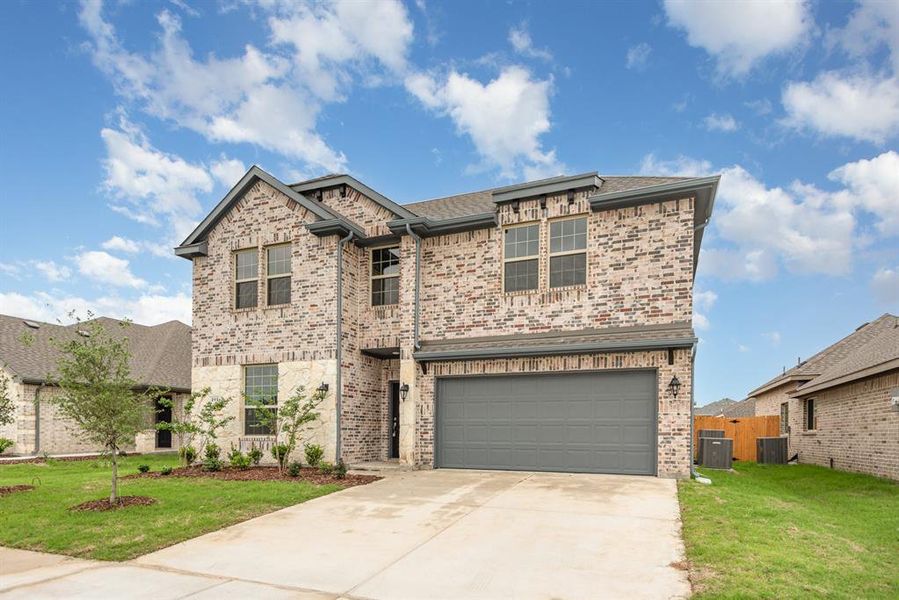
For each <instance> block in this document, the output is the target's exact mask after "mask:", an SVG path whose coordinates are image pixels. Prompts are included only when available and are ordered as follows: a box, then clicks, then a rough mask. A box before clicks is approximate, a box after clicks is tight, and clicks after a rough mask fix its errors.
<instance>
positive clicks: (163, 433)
mask: <svg viewBox="0 0 899 600" xmlns="http://www.w3.org/2000/svg"><path fill="white" fill-rule="evenodd" d="M171 422H172V407H171V406H164V405H163V404H162V403H160V402H159V400H157V401H156V423H157V424H158V423H171ZM156 447H157V448H171V447H172V432H171V431H168V430H163V429H157V430H156Z"/></svg>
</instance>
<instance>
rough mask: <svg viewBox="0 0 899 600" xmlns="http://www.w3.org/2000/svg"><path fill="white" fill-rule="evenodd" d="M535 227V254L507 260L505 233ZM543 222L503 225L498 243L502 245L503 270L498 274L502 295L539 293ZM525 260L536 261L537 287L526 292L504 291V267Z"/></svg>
mask: <svg viewBox="0 0 899 600" xmlns="http://www.w3.org/2000/svg"><path fill="white" fill-rule="evenodd" d="M535 225H536V226H537V254H529V255H527V256H515V257H512V258H509V257H507V256H506V232H507V231H509V230H511V229H520V228H522V227H533V226H535ZM542 225H543V222H542V221H527V222H524V223H514V224H512V225H505V226H504V227H503V228H502V231H503V234H502V236H500V243H501V244H502V257H503V268H502V272H501V273H500V277H501V279H502V282H501V284H502V286H503V293H504V294H527V293H532V292H539V291H540V250H541V246H542V244H543V227H542ZM526 260H536V261H537V287H535V288H530V289H526V290H511V291H510V290H507V289H506V265H507V264H508V263H512V262H523V261H526Z"/></svg>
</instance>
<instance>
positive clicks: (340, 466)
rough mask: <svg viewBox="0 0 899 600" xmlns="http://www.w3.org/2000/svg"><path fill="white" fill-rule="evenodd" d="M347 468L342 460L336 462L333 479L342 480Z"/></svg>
mask: <svg viewBox="0 0 899 600" xmlns="http://www.w3.org/2000/svg"><path fill="white" fill-rule="evenodd" d="M346 472H347V466H346V463H345V462H343V459H342V458H341V459H340V460H338V461H337V464H336V465H334V477H336V478H337V479H343V478H344V477H346Z"/></svg>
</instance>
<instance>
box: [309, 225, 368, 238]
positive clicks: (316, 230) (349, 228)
mask: <svg viewBox="0 0 899 600" xmlns="http://www.w3.org/2000/svg"><path fill="white" fill-rule="evenodd" d="M306 229H308V230H309V232H310V233H311V234H313V235H315V236H318V237H327V236H329V235H339V236H340V237H346V236H347V235H349V234H350V232H352V233H353V237H354V238H355V240H356V241H358V242H360V243H362V242H364V241H365V239H366V236H365V232H364V231H362V230H361V229H359V228H358V227H356V226H355V225H352V224H350V223H348V222H346V221H344V220H343V219H326V220H324V221H314V222H312V223H307V224H306Z"/></svg>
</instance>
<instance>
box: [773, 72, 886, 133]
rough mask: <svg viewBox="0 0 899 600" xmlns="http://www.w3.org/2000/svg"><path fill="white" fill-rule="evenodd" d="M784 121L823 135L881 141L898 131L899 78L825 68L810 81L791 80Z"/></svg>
mask: <svg viewBox="0 0 899 600" xmlns="http://www.w3.org/2000/svg"><path fill="white" fill-rule="evenodd" d="M782 101H783V105H784V109H785V110H786V112H787V115H786V117H785V119H784V123H785V124H786V125H788V126H790V127H794V128H796V129H810V130H812V131H816V132H818V133H820V134H823V135H830V136H844V137H848V138H852V139H855V140H860V141H868V142H874V143H876V144H882V143H884V142H885V141H886V140H887V139H889V138H891V137H893V136H894V135H896V134H897V133H899V80H897V78H896V77H886V78H884V77H880V76H877V75H868V74H855V75H853V74H844V73H840V72H835V71H827V72H824V73H821V74H820V75H818V76H817V77H816V78H815V79H814V80H813V81H811V82H790V83H788V84H787V85H786V87H785V88H784V91H783V96H782Z"/></svg>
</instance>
